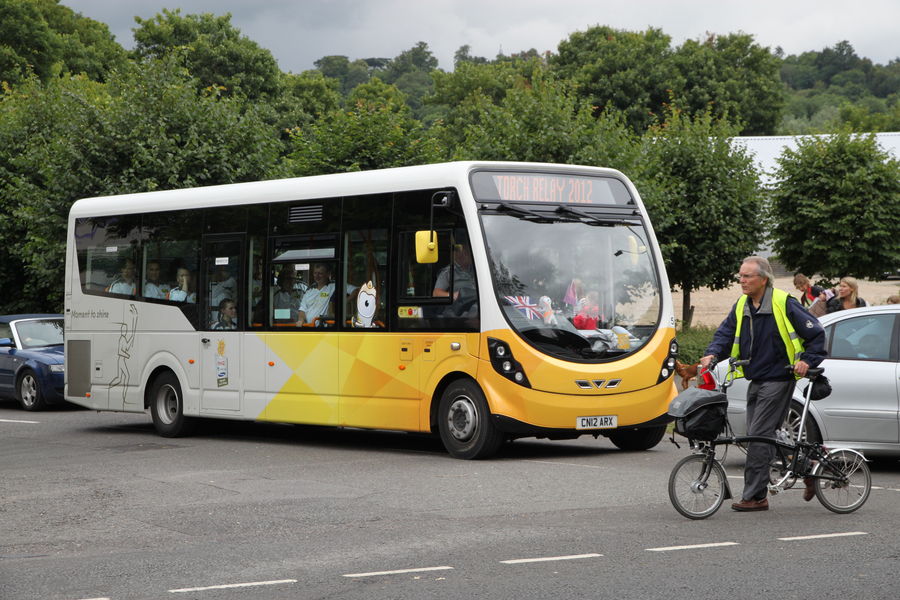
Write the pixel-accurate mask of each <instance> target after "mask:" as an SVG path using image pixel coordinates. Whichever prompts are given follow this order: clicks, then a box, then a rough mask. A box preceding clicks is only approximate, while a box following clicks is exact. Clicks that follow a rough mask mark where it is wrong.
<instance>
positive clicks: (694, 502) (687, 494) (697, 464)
mask: <svg viewBox="0 0 900 600" xmlns="http://www.w3.org/2000/svg"><path fill="white" fill-rule="evenodd" d="M727 489H728V484H727V481H726V479H725V469H723V468H722V465H720V464H719V462H718V461H716V460H715V459H714V458H713V457H712V456H705V455H702V454H692V455H691V456H686V457H684V458H683V459H681V460H680V461H679V462H678V464H676V465H675V468H674V469H672V474H671V475H669V500H671V501H672V506H674V507H675V510H677V511H678V512H679V513H681V514H682V515H684V516H685V517H687V518H688V519H705V518H706V517H708V516H710V515H712V514H714V513H715V512H716V511H717V510H719V507H720V506H722V502H723V501H724V500H725V493H726V491H727Z"/></svg>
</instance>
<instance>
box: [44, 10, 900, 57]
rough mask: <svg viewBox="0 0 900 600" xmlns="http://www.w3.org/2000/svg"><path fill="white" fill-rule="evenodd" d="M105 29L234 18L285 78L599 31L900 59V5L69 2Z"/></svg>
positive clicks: (118, 31)
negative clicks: (847, 49)
mask: <svg viewBox="0 0 900 600" xmlns="http://www.w3.org/2000/svg"><path fill="white" fill-rule="evenodd" d="M61 3H62V4H64V5H66V6H69V7H70V8H72V9H73V10H75V11H77V12H80V13H81V14H82V15H84V16H86V17H90V18H92V19H95V20H97V21H102V22H103V23H106V24H107V25H108V26H109V28H110V31H111V32H112V33H113V35H115V36H116V40H117V41H118V42H119V43H120V44H122V45H123V46H125V47H126V48H131V47H133V45H134V41H133V39H132V33H131V30H132V28H134V27H135V22H134V17H135V16H140V17H142V18H150V17H153V16H154V15H155V14H157V13H159V12H161V11H162V9H163V8H169V9H174V8H180V9H181V12H182V14H197V13H203V12H211V13H214V14H217V15H221V14H224V13H231V15H232V19H231V22H232V24H233V25H234V26H235V27H237V28H238V29H240V30H241V32H242V33H243V34H244V35H246V36H247V37H249V38H250V39H252V40H253V41H255V42H256V43H258V44H259V45H260V46H262V47H264V48H267V49H268V50H270V51H271V52H272V54H273V55H274V56H275V58H276V60H277V61H278V65H279V67H280V68H281V69H282V70H283V71H293V72H294V73H299V72H301V71H304V70H306V69H311V68H313V62H314V61H316V60H318V59H319V58H321V57H323V56H327V55H332V54H341V55H345V56H348V57H350V59H351V60H352V59H357V58H368V57H382V58H393V57H395V56H397V55H398V54H399V53H400V52H402V51H404V50H408V49H409V48H412V47H413V46H414V45H415V44H417V43H418V42H420V41H422V42H425V43H427V44H428V47H429V48H430V49H431V51H432V53H433V54H434V56H435V57H436V58H437V59H438V61H439V63H440V64H439V66H440V68H442V69H445V70H451V69H452V68H453V54H454V52H455V51H456V50H457V49H458V48H459V47H460V46H462V45H465V44H468V45H469V46H470V47H471V50H470V53H471V54H472V55H475V56H485V57H487V58H494V57H495V56H496V55H497V54H498V53H499V52H501V51H502V52H503V53H504V54H512V53H515V52H521V51H523V50H528V49H530V48H534V49H536V50H538V51H539V52H544V51H547V50H549V51H551V52H556V49H557V45H558V44H559V42H560V41H562V40H564V39H566V38H567V37H568V36H569V35H570V34H571V33H573V32H575V31H584V30H585V29H587V28H588V27H590V26H593V25H609V26H611V27H614V28H616V29H626V30H630V31H644V30H646V29H647V28H648V27H657V28H660V29H662V30H663V32H665V33H666V34H668V35H669V36H671V38H672V42H673V45H680V44H681V43H682V42H684V40H686V39H698V38H702V37H705V34H706V32H712V33H719V34H725V33H733V32H737V31H743V32H745V33H750V34H752V35H753V36H754V38H755V40H756V41H757V42H758V43H759V44H761V45H763V46H769V47H770V48H772V49H774V48H775V47H777V46H781V48H783V49H784V51H785V53H786V54H799V53H801V52H805V51H807V50H822V49H823V48H825V47H827V46H833V45H834V44H836V43H837V42H839V41H841V40H848V41H849V42H850V43H851V44H852V45H853V48H854V49H855V50H856V53H857V54H858V55H859V56H862V57H866V58H870V59H871V60H872V61H874V62H876V63H880V64H887V63H888V62H889V61H890V60H892V59H895V58H898V57H900V25H898V24H900V0H855V1H850V2H848V1H847V0H815V1H811V0H632V2H627V3H626V2H622V1H621V0H619V1H616V2H612V1H608V0H356V1H354V0H255V1H242V0H168V1H160V0H61Z"/></svg>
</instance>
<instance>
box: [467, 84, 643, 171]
mask: <svg viewBox="0 0 900 600" xmlns="http://www.w3.org/2000/svg"><path fill="white" fill-rule="evenodd" d="M469 101H470V102H471V103H472V108H473V118H472V119H471V120H470V122H469V123H468V124H466V126H465V137H464V140H463V141H462V143H461V144H460V145H459V146H458V147H457V149H456V154H455V158H458V159H463V160H516V161H519V160H521V161H533V162H553V163H568V164H583V165H597V166H604V167H612V168H619V169H621V170H623V171H626V172H629V171H631V170H633V165H634V164H635V162H636V160H637V152H638V145H637V143H636V140H635V138H634V135H633V134H632V133H631V132H630V129H628V128H627V127H626V126H625V124H624V118H623V117H622V115H621V114H618V113H603V114H602V115H601V116H600V118H595V117H594V116H593V109H592V107H591V106H590V105H589V104H588V103H586V102H584V101H583V100H582V99H581V98H580V97H579V96H578V95H577V94H576V93H575V92H574V90H572V85H571V83H569V82H566V81H560V80H557V79H556V78H555V77H554V76H553V75H551V74H550V73H548V72H545V71H536V72H535V74H534V77H533V78H532V79H530V80H526V79H525V78H520V79H519V80H518V81H517V82H516V84H515V85H514V86H513V87H512V88H511V89H509V90H508V91H507V93H506V94H505V95H504V97H503V98H502V99H501V100H500V101H499V102H498V103H496V104H495V103H494V102H493V101H492V99H491V98H489V97H488V96H487V95H485V94H481V95H475V96H470V98H469Z"/></svg>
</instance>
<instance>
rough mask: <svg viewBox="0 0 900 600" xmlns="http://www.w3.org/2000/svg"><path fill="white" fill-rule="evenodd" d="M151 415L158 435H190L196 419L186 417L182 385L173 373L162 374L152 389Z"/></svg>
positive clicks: (155, 380)
mask: <svg viewBox="0 0 900 600" xmlns="http://www.w3.org/2000/svg"><path fill="white" fill-rule="evenodd" d="M150 415H151V416H152V417H153V426H154V427H155V428H156V433H158V434H159V435H161V436H163V437H170V438H173V437H182V436H185V435H190V433H191V432H192V431H193V430H194V427H195V426H196V419H193V418H191V417H186V416H184V397H183V396H182V395H181V384H180V383H178V378H177V377H176V376H175V374H174V373H172V372H166V373H162V374H161V375H159V376H157V377H156V379H154V380H153V384H152V385H151V387H150Z"/></svg>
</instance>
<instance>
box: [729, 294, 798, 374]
mask: <svg viewBox="0 0 900 600" xmlns="http://www.w3.org/2000/svg"><path fill="white" fill-rule="evenodd" d="M771 291H772V295H771V302H772V315H774V317H775V324H776V325H777V326H778V333H779V334H780V335H781V341H782V342H784V349H785V350H787V357H788V361H789V362H790V364H792V365H793V364H794V362H795V358H796V356H797V355H798V354H800V353H801V352H803V340H801V339H800V336H799V335H797V332H796V330H794V326H793V325H792V324H791V321H790V319H788V318H787V300H788V294H787V292H784V291H782V290H779V289H775V288H772V290H771ZM768 294H769V292H768V290H767V291H766V295H767V296H768ZM765 302H766V296H763V304H762V305H760V310H762V309H763V305H764V304H765ZM746 305H747V296H746V294H745V295H743V296H741V297H740V298H739V299H738V301H737V304H735V306H734V316H735V319H736V320H737V324H736V325H735V328H734V343H733V344H732V345H731V357H732V358H736V359H739V358H740V357H741V324H742V323H743V320H744V307H745V306H746ZM735 375H736V376H737V377H743V376H744V369H742V368H741V367H738V368H737V369H736V373H735Z"/></svg>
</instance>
